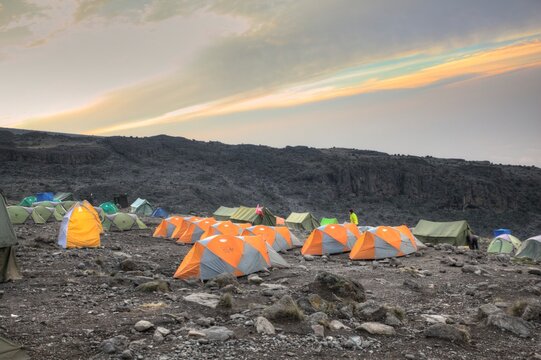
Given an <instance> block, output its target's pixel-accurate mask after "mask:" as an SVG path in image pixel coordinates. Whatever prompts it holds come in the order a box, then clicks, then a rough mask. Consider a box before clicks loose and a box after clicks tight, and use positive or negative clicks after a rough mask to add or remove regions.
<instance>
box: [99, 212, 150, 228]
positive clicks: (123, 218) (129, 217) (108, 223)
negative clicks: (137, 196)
mask: <svg viewBox="0 0 541 360" xmlns="http://www.w3.org/2000/svg"><path fill="white" fill-rule="evenodd" d="M103 228H104V229H105V230H107V231H126V230H143V229H147V226H146V225H145V224H144V223H143V222H142V221H141V220H140V219H139V217H137V215H135V214H126V213H116V214H113V215H105V219H104V220H103Z"/></svg>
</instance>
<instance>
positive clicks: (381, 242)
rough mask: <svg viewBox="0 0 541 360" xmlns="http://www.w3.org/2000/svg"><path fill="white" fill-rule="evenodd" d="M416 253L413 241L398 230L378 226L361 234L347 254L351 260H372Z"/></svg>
mask: <svg viewBox="0 0 541 360" xmlns="http://www.w3.org/2000/svg"><path fill="white" fill-rule="evenodd" d="M416 251H417V245H416V244H415V240H412V239H410V238H409V237H408V236H407V235H405V234H404V233H402V232H400V231H399V230H398V229H396V228H393V227H390V226H378V227H377V228H374V229H372V230H370V231H365V232H364V233H362V234H361V236H360V237H359V239H358V240H357V242H356V243H355V245H354V246H353V248H352V249H351V253H350V254H349V258H350V259H352V260H374V259H384V258H390V257H397V256H404V255H407V254H411V253H414V252H416Z"/></svg>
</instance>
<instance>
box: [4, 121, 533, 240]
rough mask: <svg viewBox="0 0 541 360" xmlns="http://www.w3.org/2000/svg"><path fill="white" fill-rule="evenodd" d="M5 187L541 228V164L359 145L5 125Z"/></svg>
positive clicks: (196, 207)
mask: <svg viewBox="0 0 541 360" xmlns="http://www.w3.org/2000/svg"><path fill="white" fill-rule="evenodd" d="M0 161H1V162H2V167H1V169H0V188H2V189H3V190H4V192H5V193H6V194H7V196H8V198H10V199H11V200H18V199H19V198H22V197H23V196H25V195H28V194H30V193H34V192H37V191H44V190H52V191H72V192H74V193H76V194H81V195H82V194H87V193H90V192H92V193H94V194H95V196H96V199H97V201H105V200H108V199H111V198H112V196H113V194H115V193H124V192H127V193H128V194H129V196H130V199H134V198H135V197H138V196H140V197H143V198H147V199H148V200H149V201H151V202H152V203H154V204H159V205H161V206H164V207H165V208H167V209H169V210H172V211H179V212H183V213H187V212H189V211H195V212H203V213H212V212H213V211H214V210H215V209H216V208H217V207H218V206H219V205H228V206H235V205H239V204H243V205H247V206H255V205H256V204H257V203H259V204H263V205H265V206H268V207H269V208H270V209H271V210H272V211H274V212H275V213H277V214H279V215H281V216H287V215H288V214H289V213H290V212H291V211H312V212H314V213H315V214H316V215H317V216H319V217H321V216H338V217H339V219H340V220H345V219H346V216H347V210H348V209H349V208H350V207H352V208H355V209H357V210H358V213H359V216H360V220H361V222H363V223H369V224H383V223H385V224H401V223H406V224H408V225H415V223H416V222H417V220H418V219H419V218H427V219H432V220H457V219H463V218H465V219H467V220H468V221H470V223H471V225H472V227H473V228H474V229H475V230H476V231H479V232H483V233H485V234H486V235H488V231H490V230H491V229H493V228H497V227H511V228H512V229H513V230H514V231H515V232H516V233H517V234H518V235H519V236H523V237H524V236H531V235H535V234H537V233H538V232H541V192H540V191H539V189H541V169H539V168H536V167H523V166H501V165H492V164H490V163H488V162H470V161H464V160H460V159H436V158H431V157H415V156H400V155H394V156H391V155H388V154H385V153H379V152H373V151H361V150H352V149H338V148H333V149H314V148H308V147H286V148H284V149H276V148H271V147H266V146H254V145H225V144H221V143H218V142H199V141H194V140H188V139H185V138H179V137H169V136H155V137H149V138H132V137H103V138H102V137H90V136H71V135H65V134H51V133H43V132H24V131H18V132H17V133H13V132H11V131H9V130H7V129H6V130H2V131H0Z"/></svg>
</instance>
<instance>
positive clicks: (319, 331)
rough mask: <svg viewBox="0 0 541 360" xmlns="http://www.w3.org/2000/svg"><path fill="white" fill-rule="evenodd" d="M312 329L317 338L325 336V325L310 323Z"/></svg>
mask: <svg viewBox="0 0 541 360" xmlns="http://www.w3.org/2000/svg"><path fill="white" fill-rule="evenodd" d="M312 330H314V334H315V335H316V336H317V337H319V338H324V337H325V327H324V326H323V325H318V324H314V325H312Z"/></svg>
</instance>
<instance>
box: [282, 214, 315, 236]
mask: <svg viewBox="0 0 541 360" xmlns="http://www.w3.org/2000/svg"><path fill="white" fill-rule="evenodd" d="M286 226H287V227H288V228H290V229H295V230H305V231H312V230H314V229H317V228H318V227H319V221H317V219H316V218H315V217H314V216H313V215H312V214H311V213H309V212H305V213H296V212H292V213H291V214H290V215H289V216H288V217H287V219H286Z"/></svg>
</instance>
